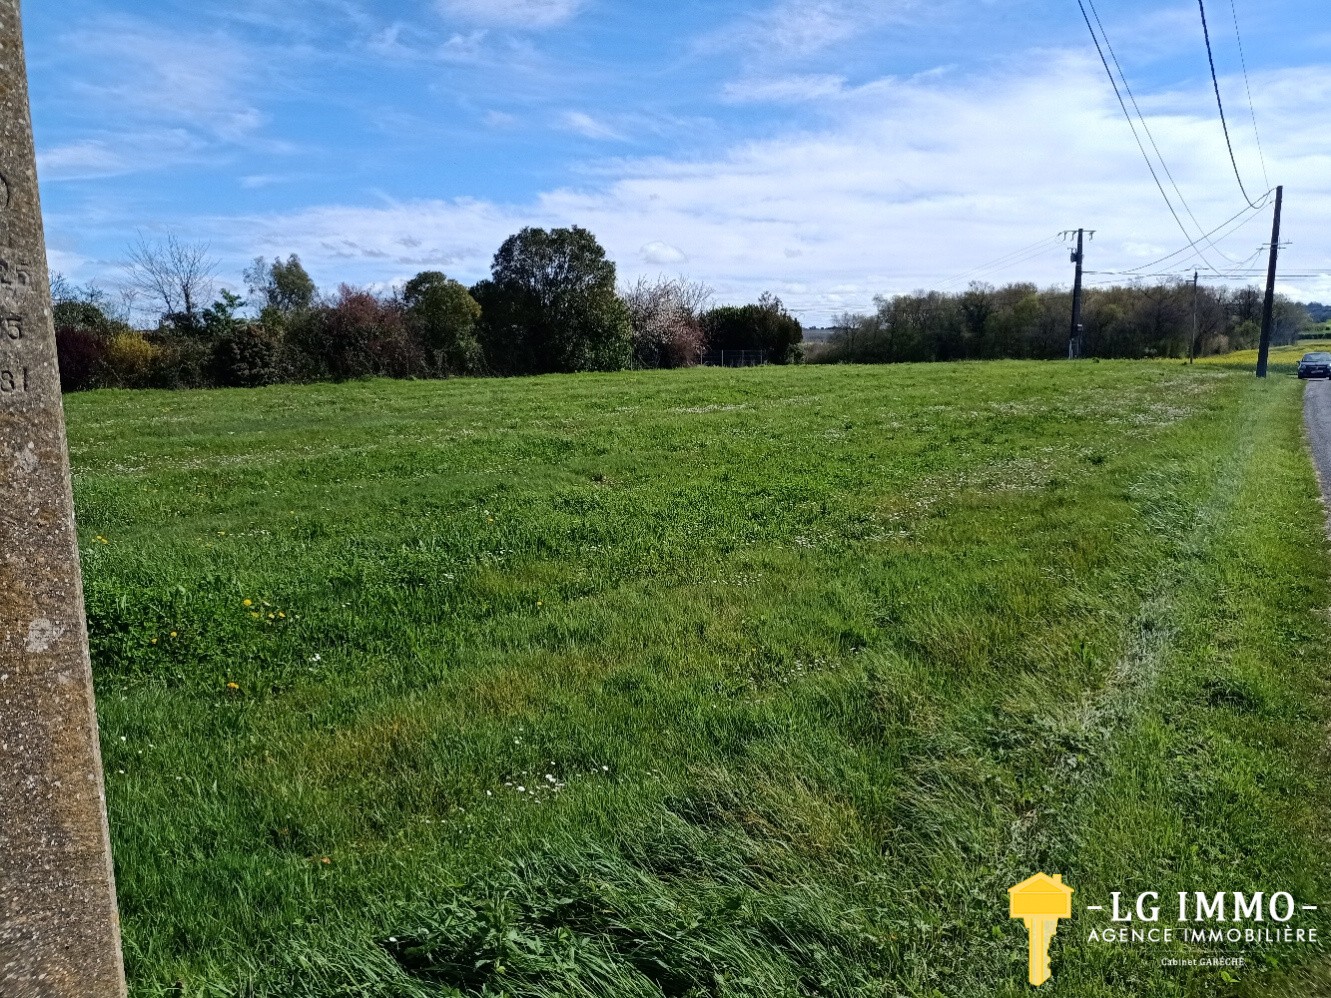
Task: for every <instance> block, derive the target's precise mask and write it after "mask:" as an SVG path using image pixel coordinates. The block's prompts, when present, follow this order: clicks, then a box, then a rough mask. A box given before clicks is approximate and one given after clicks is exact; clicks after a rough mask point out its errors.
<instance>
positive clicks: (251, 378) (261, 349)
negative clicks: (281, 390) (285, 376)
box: [208, 323, 282, 388]
mask: <svg viewBox="0 0 1331 998" xmlns="http://www.w3.org/2000/svg"><path fill="white" fill-rule="evenodd" d="M208 370H209V375H210V376H211V379H212V381H213V383H214V384H217V385H222V386H225V387H229V388H257V387H259V386H260V385H272V384H276V383H277V382H278V381H279V380H281V374H282V372H281V349H280V347H279V345H278V343H277V342H276V341H275V340H274V339H272V338H271V337H270V336H268V335H267V334H266V333H265V332H264V330H263V328H262V327H260V326H258V325H255V324H252V323H249V324H245V325H242V326H241V327H240V328H238V329H236V330H234V331H232V332H230V333H228V334H227V335H225V336H223V337H222V338H221V339H219V340H217V342H216V343H214V344H213V349H212V355H211V357H210V358H209V365H208Z"/></svg>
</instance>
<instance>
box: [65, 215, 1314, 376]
mask: <svg viewBox="0 0 1331 998" xmlns="http://www.w3.org/2000/svg"><path fill="white" fill-rule="evenodd" d="M128 266H129V275H130V282H129V284H128V286H127V288H128V290H127V292H126V296H125V297H122V298H121V299H120V300H115V299H113V298H112V297H111V296H109V295H107V294H105V293H104V292H102V291H100V290H99V289H97V288H96V287H82V288H80V287H73V286H71V285H70V284H69V283H68V282H66V281H64V280H62V279H60V278H56V279H55V280H53V282H52V299H53V303H54V318H55V325H56V342H57V348H58V353H59V359H60V373H61V379H62V383H63V385H64V387H65V388H66V390H80V389H87V388H99V387H122V388H144V387H157V388H197V387H214V386H224V387H254V386H260V385H270V384H276V383H279V382H304V381H328V380H332V381H337V380H345V379H349V378H361V377H371V376H378V377H394V378H442V377H454V376H459V375H530V374H547V373H561V372H565V373H570V372H578V371H614V370H623V369H627V368H674V367H688V366H692V365H695V364H698V363H701V362H704V361H705V360H706V359H708V358H709V357H719V356H721V355H722V352H724V351H730V352H732V354H733V353H735V352H741V351H744V352H747V353H749V354H752V355H756V356H758V357H761V358H763V359H764V360H765V361H767V362H769V363H777V364H788V363H796V362H799V361H802V360H806V359H807V360H809V361H812V362H821V363H901V362H911V361H914V362H920V361H948V360H965V359H996V358H1014V359H1022V358H1029V359H1055V358H1059V357H1065V356H1067V352H1068V336H1069V324H1070V319H1069V317H1070V315H1071V308H1072V302H1071V293H1070V292H1069V291H1067V290H1065V289H1058V288H1053V289H1040V288H1038V287H1036V285H1034V284H1029V283H1015V284H1008V285H1004V286H1002V287H993V286H990V285H987V284H972V285H971V286H970V287H969V288H968V289H967V290H965V291H961V292H957V293H944V292H938V291H930V292H924V291H919V292H915V293H913V294H902V295H895V296H891V297H879V298H877V299H875V307H874V309H873V311H872V312H868V313H847V314H845V315H842V316H841V317H840V318H839V319H838V320H837V321H836V323H835V327H834V329H833V331H832V333H831V336H830V338H829V339H828V340H827V341H825V342H822V343H815V344H810V345H808V346H807V347H806V344H805V343H804V342H803V330H802V328H801V326H800V323H799V322H798V321H797V320H796V319H795V318H794V316H792V315H791V314H790V313H789V311H788V310H787V309H786V308H785V307H784V305H783V304H782V303H781V301H780V299H778V298H776V297H774V296H772V295H763V296H762V297H761V298H760V299H759V300H758V301H757V302H755V303H751V304H748V305H739V306H735V305H722V306H712V304H711V297H712V293H711V291H710V289H709V288H707V287H706V286H705V285H702V284H698V283H694V282H691V281H687V280H683V279H665V278H662V279H658V280H655V281H649V280H645V279H644V280H639V281H638V282H637V283H636V284H633V285H630V286H627V287H620V286H618V285H617V282H616V269H615V264H614V263H613V261H611V260H610V259H609V258H608V257H607V256H606V253H605V250H604V249H603V248H602V247H601V245H600V244H599V243H598V242H597V240H596V238H595V237H594V236H593V235H592V234H591V233H590V232H588V231H587V230H586V229H582V228H579V227H577V226H574V227H572V228H563V229H560V228H556V229H549V230H547V229H540V228H525V229H523V230H522V231H521V232H518V233H516V234H515V235H513V236H510V237H509V238H508V239H507V240H505V241H504V244H503V245H502V246H501V247H500V248H499V250H498V252H496V253H495V256H494V259H493V261H492V264H491V269H490V276H489V277H487V278H486V279H484V280H482V281H479V282H478V283H476V284H474V285H471V286H470V287H468V286H465V285H463V284H462V283H460V282H459V281H456V280H454V279H452V278H450V277H448V276H447V275H445V274H443V273H441V272H439V271H424V272H422V273H419V274H417V275H416V276H415V277H413V278H411V280H409V281H407V282H406V283H405V284H404V285H403V286H401V287H398V288H395V289H393V290H392V291H391V292H388V293H375V292H373V291H370V290H367V289H365V288H357V287H352V286H350V285H345V284H344V285H341V286H340V287H339V288H338V289H337V290H336V291H334V292H332V293H321V292H320V290H319V288H318V287H316V285H315V283H314V281H313V280H312V279H311V278H310V275H309V274H308V273H307V272H306V270H305V268H304V266H303V265H302V264H301V262H300V259H299V257H297V256H295V255H291V256H289V257H288V258H287V259H285V260H282V259H276V260H271V261H269V260H265V259H262V258H260V259H257V260H255V261H254V263H253V265H252V266H251V267H250V268H249V269H247V270H246V272H245V275H244V278H245V286H246V288H247V291H248V297H242V296H240V295H238V294H235V293H233V292H231V291H227V290H223V291H221V292H220V294H216V295H215V294H214V289H215V284H214V281H215V274H216V269H217V268H216V263H215V262H214V261H213V260H212V259H211V258H210V257H209V255H208V253H207V250H206V248H205V247H201V246H198V245H194V244H187V243H182V242H180V241H178V240H176V239H175V238H171V237H168V238H167V239H166V240H165V241H163V242H159V243H155V244H154V243H148V242H146V241H144V240H143V239H140V240H139V242H138V243H137V244H136V245H135V246H134V247H133V248H132V250H131V252H130V255H129V262H128ZM145 303H146V304H147V307H148V309H149V310H150V312H151V314H153V315H154V317H155V325H154V326H153V328H151V329H148V330H143V329H138V328H135V323H134V322H133V321H132V320H133V317H134V311H135V310H136V309H137V310H138V311H140V312H142V311H143V310H144V304H145ZM1262 304H1263V302H1262V293H1261V291H1260V290H1258V289H1257V288H1253V287H1247V288H1239V289H1228V288H1223V287H1219V288H1217V287H1206V286H1201V287H1198V288H1196V289H1194V288H1193V286H1192V285H1191V284H1186V283H1155V284H1140V283H1139V284H1131V285H1123V286H1112V287H1092V288H1089V289H1087V291H1086V293H1085V297H1084V304H1083V312H1082V324H1083V332H1082V337H1081V350H1082V354H1083V355H1084V356H1088V357H1105V358H1146V357H1185V356H1189V355H1190V354H1197V355H1204V354H1213V353H1226V352H1228V351H1230V350H1236V349H1244V348H1249V347H1252V346H1255V345H1256V343H1257V339H1258V337H1259V335H1260V331H1261V314H1262ZM1275 319H1276V322H1275V337H1274V338H1275V342H1276V343H1290V342H1294V340H1295V339H1297V337H1298V335H1299V333H1300V332H1302V331H1303V330H1304V329H1305V328H1307V327H1308V326H1309V325H1310V321H1311V320H1310V315H1309V310H1308V309H1307V308H1306V307H1305V306H1302V305H1298V304H1296V303H1294V302H1292V301H1290V300H1288V299H1286V298H1284V297H1283V296H1278V298H1277V301H1276V313H1275ZM806 350H807V355H806Z"/></svg>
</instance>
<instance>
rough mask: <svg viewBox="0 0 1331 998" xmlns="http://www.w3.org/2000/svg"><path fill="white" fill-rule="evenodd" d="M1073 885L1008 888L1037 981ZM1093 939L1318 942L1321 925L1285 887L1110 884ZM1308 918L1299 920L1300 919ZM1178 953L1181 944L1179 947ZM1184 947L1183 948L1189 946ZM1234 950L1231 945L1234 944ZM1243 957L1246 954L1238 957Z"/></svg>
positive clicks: (1097, 907) (1058, 882)
mask: <svg viewBox="0 0 1331 998" xmlns="http://www.w3.org/2000/svg"><path fill="white" fill-rule="evenodd" d="M1072 893H1073V890H1072V888H1071V887H1069V886H1068V885H1067V884H1065V883H1063V876H1062V874H1058V873H1055V874H1053V875H1049V874H1046V873H1037V874H1036V875H1035V876H1033V877H1028V878H1027V879H1026V880H1023V881H1022V882H1021V883H1019V884H1017V885H1016V886H1014V887H1009V888H1008V914H1009V915H1010V916H1011V917H1012V918H1020V919H1021V920H1022V922H1023V923H1024V924H1025V926H1026V934H1027V945H1028V947H1029V949H1028V960H1029V975H1028V976H1029V979H1030V982H1031V984H1033V985H1035V986H1036V987H1039V986H1040V985H1041V984H1043V983H1044V982H1045V981H1047V980H1049V978H1050V977H1051V976H1053V975H1052V972H1051V969H1050V966H1049V943H1050V942H1051V941H1052V940H1053V938H1054V933H1055V932H1057V931H1058V923H1059V921H1060V920H1062V919H1068V918H1071V917H1072ZM1085 910H1086V911H1087V912H1089V913H1091V914H1090V915H1089V916H1087V923H1088V924H1087V926H1086V943H1087V944H1088V945H1097V944H1098V945H1111V946H1113V945H1134V944H1136V945H1141V944H1146V945H1151V944H1160V945H1174V946H1177V944H1180V943H1181V944H1184V945H1188V946H1197V947H1206V946H1218V945H1227V946H1229V947H1233V946H1245V947H1260V946H1270V945H1307V944H1312V945H1316V944H1317V943H1318V930H1317V926H1316V925H1309V924H1307V920H1308V919H1311V918H1313V917H1314V915H1313V914H1312V913H1314V912H1316V911H1317V910H1318V906H1317V905H1315V904H1300V903H1298V902H1296V901H1295V899H1294V895H1292V894H1291V893H1289V892H1288V891H1274V892H1272V891H1251V890H1250V891H1216V892H1207V891H1177V892H1175V893H1173V894H1169V895H1162V894H1161V893H1160V892H1159V891H1141V892H1140V893H1138V894H1136V895H1127V894H1125V893H1124V892H1123V891H1113V892H1111V893H1110V895H1109V903H1108V904H1107V905H1104V904H1088V905H1085ZM1301 921H1302V922H1303V924H1296V923H1299V922H1301ZM1174 952H1175V953H1177V952H1178V951H1177V950H1175V951H1174ZM1185 952H1186V951H1185ZM1231 952H1232V950H1231ZM1225 962H1227V961H1225V960H1223V959H1220V958H1214V957H1213V958H1205V959H1203V958H1187V957H1183V958H1173V959H1169V960H1166V961H1162V963H1165V964H1167V965H1169V966H1181V965H1194V966H1198V965H1204V964H1210V965H1215V966H1220V965H1222V964H1224V963H1225ZM1239 963H1240V964H1241V963H1242V960H1241V959H1240V960H1239Z"/></svg>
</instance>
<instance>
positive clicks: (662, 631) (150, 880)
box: [67, 360, 1331, 998]
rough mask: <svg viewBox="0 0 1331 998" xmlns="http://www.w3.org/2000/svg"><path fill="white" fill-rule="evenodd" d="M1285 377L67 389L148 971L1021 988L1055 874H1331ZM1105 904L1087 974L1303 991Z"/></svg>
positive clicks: (225, 979) (184, 979)
mask: <svg viewBox="0 0 1331 998" xmlns="http://www.w3.org/2000/svg"><path fill="white" fill-rule="evenodd" d="M1281 363H1284V361H1283V360H1282V361H1281ZM1277 371H1278V373H1279V374H1280V376H1277V377H1273V378H1271V379H1269V380H1268V381H1267V382H1265V383H1258V382H1256V381H1255V379H1253V378H1251V376H1250V375H1248V374H1246V373H1245V372H1243V371H1242V370H1240V369H1239V368H1237V367H1227V366H1224V365H1223V364H1198V365H1196V366H1194V367H1187V366H1183V365H1180V364H1178V363H1177V362H1175V363H1169V364H1165V363H1160V364H1155V363H1089V362H1088V363H1078V364H1055V363H1007V362H1000V363H987V364H956V365H942V364H939V365H929V366H898V367H881V368H864V367H859V368H857V367H844V368H785V369H781V368H767V369H753V370H744V371H727V370H694V371H684V372H651V373H643V374H617V375H585V376H575V377H549V378H539V379H524V380H506V381H501V380H471V381H455V382H448V383H401V382H396V383H395V382H368V383H356V384H348V385H341V386H329V385H317V386H306V387H282V388H273V389H263V390H255V391H216V392H196V393H190V392H177V393H158V392H134V393H129V392H97V393H90V394H86V395H77V396H71V397H69V398H68V399H67V408H68V418H69V429H70V436H71V447H72V457H73V463H74V467H75V493H76V499H77V506H78V514H79V519H80V537H81V545H82V554H83V558H84V571H85V576H86V580H87V600H88V613H89V620H90V628H91V634H92V642H93V655H94V665H95V671H96V677H97V687H98V689H97V692H98V697H99V709H100V716H101V723H102V738H103V749H104V753H105V763H106V767H107V778H108V796H109V806H110V814H111V822H112V837H113V841H114V847H115V852H116V866H117V877H118V886H119V891H120V901H121V905H122V909H123V915H124V928H125V946H126V954H127V960H128V966H129V972H130V975H131V978H132V991H133V994H134V995H135V996H136V998H146V996H168V995H171V996H181V998H183V996H191V998H195V996H198V998H202V996H222V995H227V996H230V995H236V996H275V998H276V996H282V998H315V996H318V998H331V996H347V998H351V996H355V998H367V996H368V998H387V996H394V998H407V996H426V995H430V996H439V995H449V994H456V993H459V992H461V993H463V994H468V995H480V994H486V995H498V994H507V995H514V996H522V995H547V996H552V995H571V996H572V995H577V996H587V998H591V996H606V998H609V996H621V995H622V996H658V995H669V996H693V995H697V996H702V995H715V996H785V995H799V994H803V995H865V996H869V995H875V996H879V995H918V996H947V998H967V996H976V998H978V996H986V998H987V996H994V995H999V996H1005V995H1010V996H1016V995H1024V994H1027V993H1029V987H1028V985H1027V984H1026V983H1025V961H1026V956H1025V933H1024V930H1023V929H1022V928H1021V926H1020V923H1018V922H1014V921H1011V920H1010V919H1008V917H1007V908H1006V904H1007V896H1006V889H1007V888H1008V887H1009V886H1011V885H1012V884H1015V883H1016V882H1017V881H1018V880H1020V879H1023V878H1024V877H1026V876H1028V875H1029V874H1030V873H1032V872H1034V871H1035V870H1037V869H1045V870H1048V871H1049V872H1061V873H1062V874H1063V875H1064V877H1065V879H1066V880H1067V881H1068V882H1069V883H1070V884H1073V885H1074V886H1075V887H1076V889H1077V891H1078V892H1079V893H1078V894H1077V895H1076V898H1075V900H1076V902H1077V903H1078V905H1081V904H1084V903H1091V902H1092V899H1095V898H1099V899H1101V900H1104V899H1106V898H1107V892H1108V891H1111V890H1122V891H1126V892H1131V893H1132V894H1135V893H1136V892H1137V891H1139V890H1147V889H1153V890H1159V891H1160V892H1162V894H1163V893H1164V892H1167V891H1174V890H1180V889H1187V890H1193V889H1198V890H1202V889H1205V890H1211V891H1218V890H1236V889H1237V890H1251V889H1260V888H1261V887H1262V886H1263V885H1265V886H1266V889H1267V890H1279V889H1288V890H1291V891H1293V892H1295V894H1296V896H1297V897H1298V898H1299V899H1300V900H1301V901H1305V900H1306V901H1307V902H1308V903H1319V901H1331V897H1328V888H1329V887H1331V857H1329V856H1328V853H1327V850H1326V847H1325V832H1324V829H1325V827H1326V823H1327V820H1328V818H1331V808H1329V807H1328V804H1329V803H1331V769H1329V768H1328V760H1327V758H1326V731H1327V725H1328V723H1331V701H1328V689H1327V686H1326V677H1325V662H1326V661H1327V653H1328V650H1331V642H1329V641H1328V638H1329V636H1331V628H1329V627H1328V621H1327V617H1326V613H1325V608H1326V607H1328V606H1329V605H1331V591H1329V590H1331V587H1329V586H1328V581H1327V574H1328V573H1327V567H1328V563H1327V546H1326V544H1325V542H1324V540H1323V530H1322V517H1323V510H1322V507H1321V505H1320V504H1319V500H1318V495H1317V488H1316V484H1315V481H1314V478H1313V474H1312V472H1311V470H1310V467H1309V464H1308V461H1307V458H1306V456H1305V453H1304V451H1303V443H1302V438H1301V427H1300V418H1299V407H1300V386H1299V384H1298V383H1297V382H1296V381H1295V380H1294V379H1292V378H1290V377H1289V376H1288V374H1287V371H1286V369H1285V368H1284V367H1280V368H1278V369H1277ZM1317 917H1319V918H1320V915H1319V916H1317ZM1091 924H1092V922H1091V918H1090V916H1089V915H1088V914H1087V913H1086V912H1079V913H1078V915H1077V917H1075V918H1074V919H1073V920H1072V922H1071V923H1070V924H1068V925H1065V926H1063V928H1061V929H1060V931H1059V934H1058V936H1057V938H1056V939H1055V942H1054V944H1053V949H1052V952H1053V957H1054V972H1055V978H1054V980H1053V981H1052V982H1051V983H1050V984H1049V985H1046V987H1045V988H1043V989H1042V993H1049V994H1054V995H1068V996H1077V998H1099V996H1111V995H1112V996H1124V998H1127V996H1175V995H1191V994H1226V993H1230V992H1233V993H1235V994H1239V993H1243V994H1258V993H1270V994H1274V993H1277V990H1276V989H1277V985H1276V984H1275V983H1274V982H1277V981H1285V982H1287V983H1285V984H1282V985H1280V986H1279V987H1281V988H1287V989H1289V990H1288V991H1280V992H1279V993H1290V994H1297V993H1301V992H1300V990H1299V988H1300V985H1299V984H1297V983H1288V982H1289V981H1291V980H1294V979H1293V978H1289V977H1288V976H1286V975H1289V974H1298V973H1300V967H1301V965H1302V964H1303V963H1304V962H1306V959H1307V957H1306V956H1305V955H1304V952H1303V951H1301V950H1296V949H1293V948H1286V949H1270V950H1263V951H1259V952H1258V953H1257V954H1256V955H1255V957H1254V959H1253V963H1252V964H1251V965H1250V966H1249V967H1248V968H1246V969H1244V970H1243V971H1239V972H1225V974H1224V975H1223V976H1222V974H1221V972H1219V971H1216V970H1211V969H1197V968H1193V969H1172V970H1165V969H1162V968H1161V967H1160V966H1159V957H1160V956H1161V955H1162V953H1161V951H1160V950H1158V949H1143V948H1133V947H1107V946H1105V945H1103V944H1088V943H1087V942H1086V939H1085V932H1086V929H1087V928H1088V926H1090V925H1091ZM1300 924H1309V923H1308V922H1307V921H1301V923H1300ZM1318 924H1320V923H1318ZM1232 981H1237V983H1231V982H1232ZM455 989H456V990H455Z"/></svg>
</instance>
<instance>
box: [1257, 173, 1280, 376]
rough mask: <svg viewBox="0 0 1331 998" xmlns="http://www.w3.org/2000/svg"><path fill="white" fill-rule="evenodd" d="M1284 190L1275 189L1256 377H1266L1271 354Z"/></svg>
mask: <svg viewBox="0 0 1331 998" xmlns="http://www.w3.org/2000/svg"><path fill="white" fill-rule="evenodd" d="M1284 200H1285V188H1284V187H1277V188H1276V214H1275V221H1274V222H1272V224H1271V262H1270V263H1268V264H1267V267H1266V301H1265V302H1264V303H1263V304H1262V342H1261V345H1260V346H1259V347H1258V348H1257V377H1259V378H1264V377H1266V360H1267V357H1268V356H1269V355H1270V353H1271V333H1272V326H1273V325H1274V321H1275V304H1276V258H1277V256H1279V254H1280V208H1281V206H1282V204H1283V202H1284Z"/></svg>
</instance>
